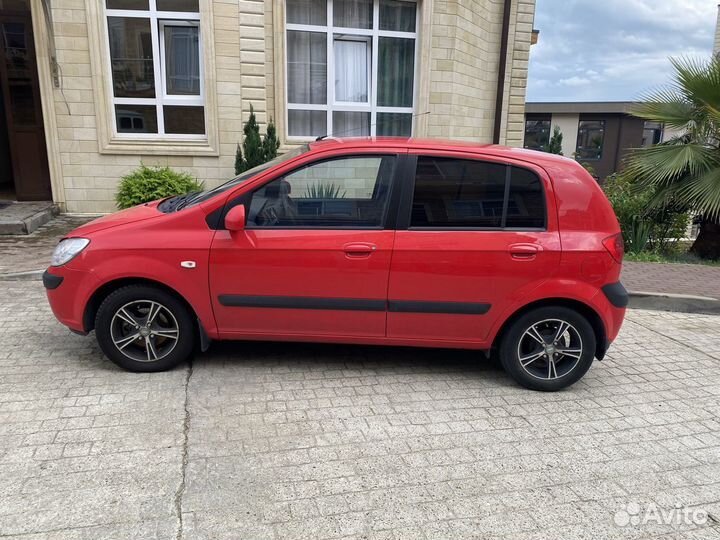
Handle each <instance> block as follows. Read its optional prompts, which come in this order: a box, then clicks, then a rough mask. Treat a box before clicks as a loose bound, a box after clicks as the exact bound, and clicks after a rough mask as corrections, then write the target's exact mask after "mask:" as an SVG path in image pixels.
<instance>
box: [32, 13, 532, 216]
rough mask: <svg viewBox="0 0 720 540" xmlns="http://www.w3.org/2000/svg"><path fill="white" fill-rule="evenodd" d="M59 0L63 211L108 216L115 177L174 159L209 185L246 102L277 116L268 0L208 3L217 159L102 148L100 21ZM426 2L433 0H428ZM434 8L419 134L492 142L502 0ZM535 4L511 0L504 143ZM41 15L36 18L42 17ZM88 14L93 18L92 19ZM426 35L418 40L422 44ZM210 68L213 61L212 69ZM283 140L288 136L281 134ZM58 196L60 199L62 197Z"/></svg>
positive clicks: (218, 177)
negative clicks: (94, 58)
mask: <svg viewBox="0 0 720 540" xmlns="http://www.w3.org/2000/svg"><path fill="white" fill-rule="evenodd" d="M94 1H96V0H54V1H53V2H52V4H51V11H52V21H53V34H54V36H55V49H56V57H57V61H58V64H59V66H60V70H61V75H62V77H61V80H62V87H61V88H43V89H42V90H41V91H43V92H45V93H47V92H50V93H51V95H52V100H53V103H54V113H55V116H56V123H57V133H49V134H48V137H53V138H55V139H56V140H57V143H58V148H59V152H60V156H59V158H60V163H61V169H62V173H61V174H62V182H61V183H62V185H63V186H64V191H65V193H64V195H65V199H66V207H65V210H67V211H69V212H77V213H98V212H111V211H113V210H114V209H115V205H114V195H115V192H116V189H117V184H118V182H119V178H120V177H122V176H123V175H124V174H127V173H128V172H130V171H131V170H132V169H134V168H135V167H137V166H138V165H139V164H140V163H144V164H146V165H168V166H170V167H173V168H176V169H179V170H183V171H187V172H188V173H190V174H192V175H193V176H196V177H197V178H199V179H201V180H203V181H204V182H205V183H206V186H208V187H213V186H215V185H217V184H219V183H220V182H222V181H223V180H225V179H227V178H229V177H231V176H232V175H233V165H234V159H235V149H236V145H237V143H238V142H241V141H242V125H243V122H244V121H245V120H246V119H247V117H248V114H249V109H250V104H252V105H253V108H254V110H255V112H256V114H257V118H258V122H259V123H260V124H261V130H263V131H264V125H265V123H266V122H267V120H268V119H269V118H271V117H272V118H274V119H277V116H278V115H279V114H282V113H283V112H282V111H276V110H275V103H276V101H275V99H276V93H277V92H284V90H283V89H281V88H276V87H275V86H276V85H275V77H274V67H275V66H274V63H275V61H276V59H275V52H274V50H273V35H274V32H275V31H277V29H274V28H273V2H272V0H209V1H210V2H211V12H212V17H213V19H212V22H213V27H214V36H213V40H214V41H213V44H214V48H215V56H214V58H215V65H214V68H212V69H214V70H215V73H214V76H215V77H214V78H215V80H216V90H217V94H216V96H217V98H216V101H217V112H218V114H217V116H218V119H217V125H218V135H219V139H218V152H219V155H217V156H191V155H179V156H178V155H175V156H162V155H145V154H143V150H142V147H138V151H137V152H136V153H134V154H132V155H118V154H106V153H101V151H100V145H99V143H98V130H99V129H101V127H100V125H99V123H98V117H97V110H96V107H97V105H96V103H95V99H94V87H93V85H94V84H97V83H98V81H95V80H93V76H92V68H91V54H90V50H91V49H90V48H91V47H96V46H98V44H95V43H90V39H89V37H88V24H97V23H96V21H95V20H94V18H92V17H91V16H90V15H89V14H88V5H87V4H86V2H94ZM428 1H429V0H428ZM432 5H433V10H432V15H431V16H432V26H431V30H430V32H431V36H430V42H431V51H430V55H429V58H430V61H429V65H421V66H420V69H419V71H420V72H421V73H420V76H419V77H427V78H428V80H429V96H428V101H429V102H428V103H420V104H418V107H417V113H419V114H420V113H426V112H428V114H427V121H426V122H425V125H426V126H427V128H426V129H425V130H424V131H425V132H424V133H423V132H418V133H416V135H419V136H428V137H443V138H454V139H465V140H473V141H478V142H482V143H487V142H491V140H492V130H493V122H494V118H493V116H494V108H495V88H496V77H497V65H498V55H499V48H500V32H501V25H502V9H503V1H502V0H435V1H434V3H433V4H432ZM534 7H535V1H534V0H514V5H513V17H512V22H511V28H510V41H511V46H510V48H509V50H508V68H507V77H506V85H505V86H506V98H505V100H504V119H503V126H504V128H505V129H504V130H503V132H504V133H505V132H506V133H505V135H504V137H503V140H502V141H501V142H504V143H506V144H509V145H513V146H520V145H522V138H523V131H524V129H523V117H524V102H525V87H526V78H527V65H528V56H529V50H530V36H531V31H532V21H533V14H534ZM36 16H37V14H36ZM90 18H92V19H93V20H90ZM420 43H421V40H420V39H419V40H418V44H420ZM206 69H208V67H207V66H206ZM418 84H419V80H418ZM280 135H281V136H282V134H280ZM56 199H58V200H59V199H61V197H59V196H57V195H56Z"/></svg>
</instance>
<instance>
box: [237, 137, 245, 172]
mask: <svg viewBox="0 0 720 540" xmlns="http://www.w3.org/2000/svg"><path fill="white" fill-rule="evenodd" d="M243 161H244V160H243V155H242V148H240V144H239V143H238V145H237V149H236V150H235V174H240V173H241V172H243V171H244V170H245V164H244V163H243Z"/></svg>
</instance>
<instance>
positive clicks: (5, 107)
mask: <svg viewBox="0 0 720 540" xmlns="http://www.w3.org/2000/svg"><path fill="white" fill-rule="evenodd" d="M3 3H4V4H5V3H7V4H8V5H7V7H6V8H5V9H2V11H0V98H1V100H2V104H1V105H2V106H0V175H1V176H0V197H3V198H15V199H17V200H19V201H42V200H51V199H52V192H51V189H50V171H49V169H48V159H47V147H46V146H45V130H44V125H43V117H42V108H41V105H40V86H39V83H38V73H37V61H36V57H35V45H34V42H33V33H32V20H31V17H30V8H29V2H28V1H27V0H9V1H7V2H3Z"/></svg>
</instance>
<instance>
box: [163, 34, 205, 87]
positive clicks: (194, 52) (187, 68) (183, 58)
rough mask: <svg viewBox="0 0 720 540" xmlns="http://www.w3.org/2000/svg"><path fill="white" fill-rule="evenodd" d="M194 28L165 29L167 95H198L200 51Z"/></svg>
mask: <svg viewBox="0 0 720 540" xmlns="http://www.w3.org/2000/svg"><path fill="white" fill-rule="evenodd" d="M198 41H199V40H198V28H197V27H195V26H166V27H165V56H166V57H167V58H166V60H165V71H166V74H167V81H166V84H167V92H168V94H184V95H196V96H197V95H200V49H199V46H198Z"/></svg>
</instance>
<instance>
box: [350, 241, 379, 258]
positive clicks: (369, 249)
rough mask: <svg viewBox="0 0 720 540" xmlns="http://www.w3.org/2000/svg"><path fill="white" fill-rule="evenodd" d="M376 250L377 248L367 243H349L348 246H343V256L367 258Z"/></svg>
mask: <svg viewBox="0 0 720 540" xmlns="http://www.w3.org/2000/svg"><path fill="white" fill-rule="evenodd" d="M376 250H377V246H376V245H375V244H370V243H367V242H350V243H349V244H345V245H344V246H343V251H345V256H346V257H351V258H356V259H361V258H364V257H369V256H370V255H372V253H373V251H376Z"/></svg>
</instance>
